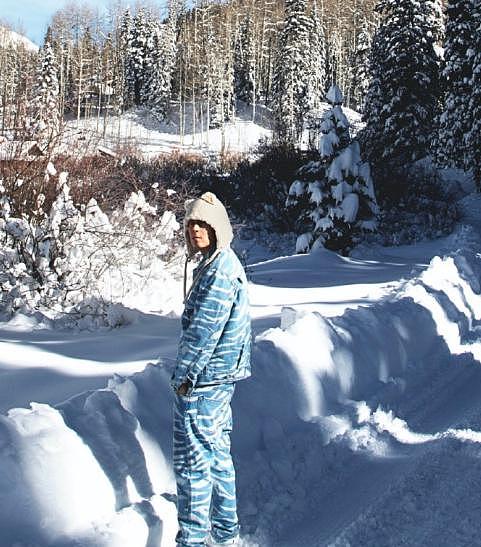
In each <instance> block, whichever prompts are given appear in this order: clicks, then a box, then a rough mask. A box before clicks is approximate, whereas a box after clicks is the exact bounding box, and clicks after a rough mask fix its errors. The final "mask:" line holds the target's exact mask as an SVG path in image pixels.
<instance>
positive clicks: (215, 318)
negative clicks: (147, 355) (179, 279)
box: [174, 269, 236, 388]
mask: <svg viewBox="0 0 481 547" xmlns="http://www.w3.org/2000/svg"><path fill="white" fill-rule="evenodd" d="M235 292H236V285H235V284H234V283H233V282H232V281H231V280H230V279H229V278H228V277H227V276H225V275H224V274H222V273H221V272H220V271H219V269H213V270H212V271H207V272H206V273H205V274H204V275H203V276H202V277H201V279H200V280H199V287H198V290H197V294H196V299H195V302H194V309H193V312H192V316H191V320H190V322H189V324H188V325H187V326H186V328H185V330H184V331H183V333H182V336H181V339H180V342H179V351H178V354H177V366H176V374H175V378H174V387H176V388H178V387H179V386H180V385H181V384H183V383H184V382H186V381H189V382H190V383H191V385H192V387H195V385H196V383H197V377H198V376H199V374H200V373H201V372H202V370H203V369H204V368H205V367H206V365H208V363H209V360H210V358H211V356H212V354H213V353H214V350H215V348H216V346H217V342H218V341H219V338H220V336H221V334H222V332H223V330H224V327H225V324H226V323H227V321H228V319H229V316H230V313H231V309H232V305H233V302H234V298H235Z"/></svg>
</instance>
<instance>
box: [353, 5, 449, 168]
mask: <svg viewBox="0 0 481 547" xmlns="http://www.w3.org/2000/svg"><path fill="white" fill-rule="evenodd" d="M376 9H377V11H378V12H379V13H380V14H381V15H382V16H383V17H384V19H383V21H382V23H381V25H380V27H379V29H378V30H377V32H376V34H375V36H374V39H373V45H372V50H371V59H370V73H371V81H370V86H369V90H368V93H367V97H366V103H365V108H364V119H365V120H366V127H365V129H364V131H363V134H362V141H363V148H364V151H365V154H366V156H367V157H368V159H369V160H370V161H371V163H372V164H373V165H374V166H380V165H381V164H383V165H384V166H385V167H387V168H392V167H395V166H401V165H405V164H409V163H411V162H413V161H415V160H417V159H419V158H421V157H423V156H425V155H426V154H427V153H428V151H429V148H430V141H431V138H432V136H433V120H435V118H436V114H437V113H438V108H439V62H440V59H439V55H438V50H437V47H436V46H437V42H438V41H439V39H440V37H441V32H442V27H441V23H440V21H441V20H442V11H441V5H440V1H439V0H433V1H424V2H421V1H420V0H381V1H380V2H379V3H378V5H377V8H376Z"/></svg>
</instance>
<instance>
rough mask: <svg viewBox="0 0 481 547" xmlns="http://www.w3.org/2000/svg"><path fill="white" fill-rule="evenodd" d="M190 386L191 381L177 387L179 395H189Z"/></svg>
mask: <svg viewBox="0 0 481 547" xmlns="http://www.w3.org/2000/svg"><path fill="white" fill-rule="evenodd" d="M189 388H190V383H189V382H184V383H183V384H181V385H180V386H179V387H178V388H177V395H187V392H188V391H189Z"/></svg>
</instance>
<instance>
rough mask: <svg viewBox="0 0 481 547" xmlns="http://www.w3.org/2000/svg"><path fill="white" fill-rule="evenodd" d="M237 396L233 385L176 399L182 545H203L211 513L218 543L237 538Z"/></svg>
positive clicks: (178, 485)
mask: <svg viewBox="0 0 481 547" xmlns="http://www.w3.org/2000/svg"><path fill="white" fill-rule="evenodd" d="M233 393H234V384H226V385H219V386H211V387H203V388H198V389H195V390H194V393H193V394H192V396H190V397H182V396H176V400H175V408H174V471H175V475H176V480H177V496H178V519H179V533H178V534H177V542H178V544H179V545H181V546H194V545H203V542H204V540H205V537H206V534H207V531H208V529H209V527H210V524H209V509H211V512H212V535H213V536H214V539H216V540H217V541H225V540H227V539H230V538H232V537H234V536H236V535H237V534H238V529H239V527H238V521H237V513H236V497H235V473H234V466H233V464H232V458H231V455H230V432H231V430H232V413H231V407H230V403H231V399H232V395H233ZM211 504H212V506H211Z"/></svg>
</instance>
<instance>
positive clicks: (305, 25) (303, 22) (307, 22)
mask: <svg viewBox="0 0 481 547" xmlns="http://www.w3.org/2000/svg"><path fill="white" fill-rule="evenodd" d="M306 9H307V0H286V6H285V20H284V26H283V28H282V30H281V35H280V39H279V50H278V51H277V56H276V62H275V66H274V76H273V92H272V110H273V114H274V123H275V133H276V136H277V137H278V139H279V140H281V141H284V142H290V143H295V142H297V141H298V140H299V137H300V135H301V133H302V128H303V122H304V116H305V115H306V113H307V112H308V110H309V92H308V90H309V68H308V67H309V49H310V43H309V37H310V29H311V26H312V21H311V19H310V18H309V16H308V15H307V13H306Z"/></svg>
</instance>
